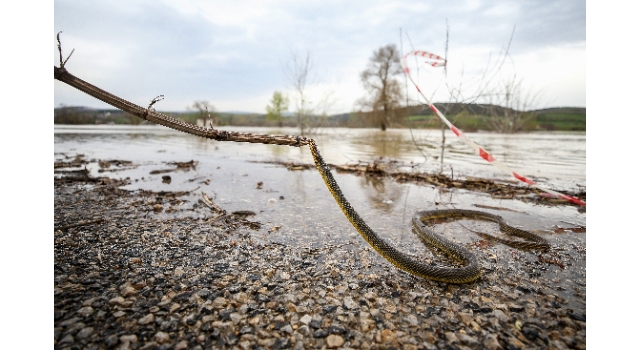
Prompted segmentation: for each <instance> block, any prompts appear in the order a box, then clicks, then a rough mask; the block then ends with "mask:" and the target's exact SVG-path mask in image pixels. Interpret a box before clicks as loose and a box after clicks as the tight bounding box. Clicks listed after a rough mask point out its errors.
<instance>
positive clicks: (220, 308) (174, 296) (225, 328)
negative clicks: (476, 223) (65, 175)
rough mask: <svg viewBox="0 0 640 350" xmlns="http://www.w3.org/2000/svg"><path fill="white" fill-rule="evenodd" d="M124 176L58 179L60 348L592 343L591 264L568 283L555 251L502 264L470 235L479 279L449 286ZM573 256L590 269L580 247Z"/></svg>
mask: <svg viewBox="0 0 640 350" xmlns="http://www.w3.org/2000/svg"><path fill="white" fill-rule="evenodd" d="M118 185H120V183H118V181H108V180H105V181H102V182H100V181H98V182H95V181H92V182H91V183H90V184H87V182H86V181H69V182H66V181H56V183H55V186H54V191H55V196H54V205H55V206H54V208H55V209H54V216H55V218H54V226H55V228H56V229H55V232H54V237H55V238H54V242H55V243H54V256H55V259H54V272H55V279H54V344H55V348H56V349H111V348H118V349H208V348H229V349H237V348H239V349H285V348H294V349H305V348H365V349H366V348H380V349H392V348H395V349H538V348H539V349H566V348H577V349H584V348H586V304H585V300H586V296H585V294H586V273H581V274H579V276H582V277H581V278H584V280H582V279H581V280H580V281H579V282H578V283H579V285H582V286H583V288H580V287H577V288H576V289H575V290H574V291H573V292H570V291H569V292H567V291H566V290H563V289H564V288H561V287H554V286H556V285H557V284H558V283H557V282H558V280H557V279H553V278H552V277H548V276H549V275H550V274H546V273H543V274H540V273H537V272H536V271H539V270H545V269H551V268H558V266H556V265H562V264H563V262H565V263H566V261H567V260H568V258H567V256H565V255H562V254H563V253H562V252H559V253H553V254H551V255H546V256H545V257H544V258H543V257H542V256H538V255H536V254H534V253H515V252H512V253H511V254H512V255H513V256H512V257H513V260H514V262H510V263H509V266H510V267H509V268H501V265H500V264H497V263H495V255H494V254H493V253H492V250H491V248H487V247H484V246H483V245H478V246H473V247H471V248H472V249H473V250H474V254H476V255H478V257H479V260H480V262H481V264H482V266H483V268H484V274H483V277H482V278H481V279H480V280H479V281H477V282H474V283H471V284H465V285H448V284H444V283H438V282H432V281H425V280H422V279H418V278H415V277H413V276H411V275H408V274H406V273H404V272H402V271H399V270H398V269H396V268H394V267H393V266H391V265H390V264H388V263H386V262H385V261H384V260H382V262H381V261H380V260H379V259H378V258H377V257H376V254H375V252H373V251H372V249H371V248H369V247H368V246H367V245H366V243H365V242H364V241H362V240H360V241H358V242H351V243H347V244H342V245H335V244H334V245H329V244H327V245H320V246H319V247H318V246H317V245H316V246H315V247H314V248H311V247H301V246H289V245H287V244H283V243H277V242H269V241H268V240H265V239H263V238H261V237H264V236H265V235H264V233H265V232H269V231H271V230H277V229H278V228H277V226H276V225H271V226H268V225H264V224H260V223H257V222H253V221H251V220H252V217H251V216H250V215H248V214H250V213H237V214H236V215H233V214H232V215H226V216H218V217H217V219H212V218H213V217H216V216H217V215H212V214H211V211H210V209H209V208H207V207H206V206H205V205H203V204H193V206H190V207H189V208H187V209H186V210H172V208H173V206H174V205H178V204H180V203H181V199H180V196H179V195H176V196H171V195H167V194H158V193H150V192H144V191H135V192H130V191H124V190H121V189H119V187H118ZM205 212H206V213H209V215H202V213H205ZM159 213H162V215H159ZM91 221H94V223H89V222H91ZM83 223H89V224H84V225H82V224H83ZM74 225H76V226H75V227H71V226H74ZM487 249H488V250H487ZM567 249H568V248H567ZM573 250H574V251H575V249H573ZM560 251H561V250H560ZM554 254H555V255H554ZM572 254H574V255H573V256H574V257H575V254H578V256H579V258H580V259H581V260H582V261H581V263H582V265H580V266H582V267H584V264H585V263H584V260H585V258H586V251H579V252H578V253H575V252H574V253H572ZM492 259H493V260H492ZM372 265H373V267H372ZM563 268H564V267H563ZM566 293H572V295H573V299H576V300H577V301H578V302H577V304H576V302H568V301H567V299H566V295H567V294H566ZM573 299H572V300H573Z"/></svg>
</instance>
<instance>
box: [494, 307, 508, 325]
mask: <svg viewBox="0 0 640 350" xmlns="http://www.w3.org/2000/svg"><path fill="white" fill-rule="evenodd" d="M493 315H494V316H495V317H496V318H497V319H498V320H500V322H504V323H506V322H509V317H508V316H507V315H505V313H504V312H503V311H502V310H493Z"/></svg>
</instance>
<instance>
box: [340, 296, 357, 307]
mask: <svg viewBox="0 0 640 350" xmlns="http://www.w3.org/2000/svg"><path fill="white" fill-rule="evenodd" d="M342 305H344V307H345V308H347V309H348V310H353V309H356V308H358V304H356V302H355V301H353V299H352V298H351V297H346V298H344V301H343V303H342Z"/></svg>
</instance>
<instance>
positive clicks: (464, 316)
mask: <svg viewBox="0 0 640 350" xmlns="http://www.w3.org/2000/svg"><path fill="white" fill-rule="evenodd" d="M458 316H460V322H462V323H463V324H464V325H465V326H469V325H470V324H471V321H473V315H472V314H471V313H468V312H460V313H458Z"/></svg>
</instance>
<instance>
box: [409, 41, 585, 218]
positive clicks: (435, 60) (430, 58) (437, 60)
mask: <svg viewBox="0 0 640 350" xmlns="http://www.w3.org/2000/svg"><path fill="white" fill-rule="evenodd" d="M408 56H417V57H421V58H424V59H425V62H426V63H427V64H429V65H430V66H432V67H444V66H445V65H446V64H447V60H446V59H445V58H444V57H440V56H438V55H435V54H432V53H430V52H427V51H418V50H416V51H411V52H409V53H407V54H406V55H404V56H403V57H402V60H401V64H402V69H403V70H404V73H405V74H406V75H407V77H409V80H411V83H413V85H414V86H415V87H416V89H417V90H418V92H419V93H420V95H421V96H422V97H423V98H424V99H425V100H426V101H427V103H428V104H429V108H431V110H432V111H433V112H434V113H435V114H436V115H437V116H438V117H439V118H440V120H442V122H443V123H445V124H446V125H447V126H448V127H449V129H451V131H453V133H454V134H456V136H457V137H459V138H460V139H462V141H464V143H465V144H467V146H469V147H470V148H471V149H472V150H473V151H474V152H475V153H476V154H477V155H479V156H480V157H482V159H484V160H486V161H487V162H489V163H491V164H493V165H495V166H496V167H498V168H499V169H500V170H502V171H504V172H505V173H507V174H509V175H511V176H513V177H515V178H516V179H518V180H520V181H522V182H524V183H526V184H527V185H531V186H534V187H536V188H539V189H541V190H542V191H545V192H547V193H549V194H551V195H552V196H553V197H556V198H562V199H564V200H567V201H569V202H572V203H575V204H579V205H583V206H587V203H586V202H584V201H582V200H580V199H579V198H575V197H572V196H568V195H566V194H563V193H560V192H556V191H553V190H550V189H547V188H544V187H542V186H540V185H538V184H537V183H535V182H534V181H532V180H530V179H528V178H526V177H525V176H522V175H520V174H518V173H516V172H515V171H513V170H512V169H511V168H510V167H509V166H508V165H506V164H504V163H503V162H501V161H499V160H497V159H495V158H493V156H492V155H491V154H490V153H489V152H487V151H485V150H484V149H483V148H482V147H480V146H478V144H477V143H475V142H473V141H471V139H469V138H468V137H467V136H466V135H465V134H464V133H463V132H462V131H461V130H460V129H458V128H456V127H455V126H454V125H453V124H451V122H450V121H449V119H447V118H446V117H445V116H444V115H443V114H442V113H441V112H440V111H439V110H438V109H437V108H436V106H434V105H433V103H431V101H430V100H429V99H428V98H427V96H425V95H424V94H423V93H422V91H421V90H420V87H419V86H418V84H416V82H415V81H414V80H413V78H412V77H411V74H410V73H409V67H408V66H407V57H408Z"/></svg>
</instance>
